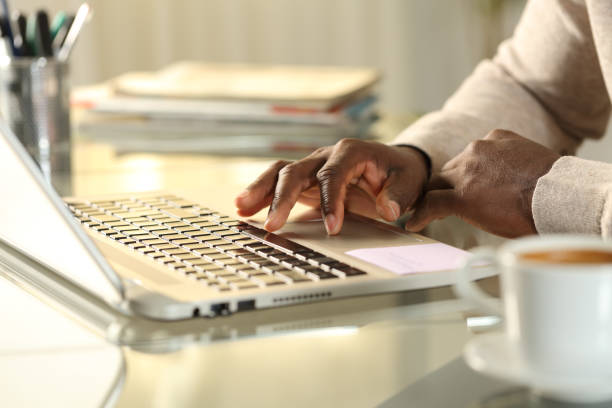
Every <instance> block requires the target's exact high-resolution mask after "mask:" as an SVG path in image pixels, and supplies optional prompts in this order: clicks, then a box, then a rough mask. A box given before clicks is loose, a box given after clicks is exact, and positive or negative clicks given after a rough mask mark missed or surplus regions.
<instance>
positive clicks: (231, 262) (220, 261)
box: [205, 255, 242, 266]
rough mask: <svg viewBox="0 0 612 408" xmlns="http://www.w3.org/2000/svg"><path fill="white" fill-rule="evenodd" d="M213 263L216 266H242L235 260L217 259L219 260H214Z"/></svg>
mask: <svg viewBox="0 0 612 408" xmlns="http://www.w3.org/2000/svg"><path fill="white" fill-rule="evenodd" d="M209 256H210V255H206V256H205V257H206V258H208V257H209ZM214 262H215V263H216V264H217V265H221V266H228V265H242V262H240V261H239V260H237V259H235V258H219V259H215V260H214Z"/></svg>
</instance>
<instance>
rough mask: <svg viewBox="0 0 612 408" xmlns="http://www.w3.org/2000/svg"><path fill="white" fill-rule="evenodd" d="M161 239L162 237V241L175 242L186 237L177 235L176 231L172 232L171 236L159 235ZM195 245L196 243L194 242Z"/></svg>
mask: <svg viewBox="0 0 612 408" xmlns="http://www.w3.org/2000/svg"><path fill="white" fill-rule="evenodd" d="M161 236H162V237H164V239H167V240H168V241H176V240H179V239H186V238H187V237H186V236H184V235H182V234H177V233H176V231H172V234H164V235H161ZM194 243H196V242H194Z"/></svg>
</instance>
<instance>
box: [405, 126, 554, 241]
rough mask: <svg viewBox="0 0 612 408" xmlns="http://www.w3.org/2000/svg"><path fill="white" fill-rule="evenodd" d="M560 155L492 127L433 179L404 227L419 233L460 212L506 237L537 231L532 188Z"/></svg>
mask: <svg viewBox="0 0 612 408" xmlns="http://www.w3.org/2000/svg"><path fill="white" fill-rule="evenodd" d="M559 158H560V156H559V155H558V154H557V153H555V152H554V151H552V150H550V149H548V148H546V147H544V146H542V145H540V144H537V143H535V142H533V141H531V140H529V139H525V138H524V137H521V136H519V135H517V134H515V133H513V132H510V131H505V130H494V131H492V132H490V133H489V134H488V135H487V136H485V138H484V139H482V140H477V141H474V142H472V143H470V144H469V145H468V146H467V147H466V148H465V150H464V151H463V152H461V153H460V154H459V155H457V156H456V157H454V158H453V159H451V160H449V161H448V162H447V163H446V164H445V165H444V167H443V168H442V170H441V171H440V173H439V174H436V175H434V176H433V177H432V179H431V181H430V182H429V183H428V185H427V187H426V190H427V191H426V193H425V194H424V195H423V197H422V199H421V201H420V202H419V204H418V205H417V206H416V208H415V212H414V213H413V215H412V217H411V218H410V219H409V220H408V222H407V223H406V229H407V230H409V231H415V232H416V231H420V230H422V229H423V228H425V226H426V225H427V224H429V223H430V222H431V221H433V220H436V219H440V218H444V217H447V216H449V215H456V216H458V217H460V218H462V219H463V220H465V221H467V222H469V223H470V224H472V225H475V226H477V227H478V228H481V229H484V230H486V231H488V232H491V233H493V234H496V235H501V236H504V237H510V238H513V237H519V236H523V235H529V234H536V233H537V231H536V228H535V224H534V221H533V214H532V211H531V201H532V198H533V192H534V190H535V186H536V183H537V181H538V179H539V178H540V177H542V176H543V175H544V174H546V173H547V172H548V171H549V170H550V168H551V167H552V165H553V164H554V162H555V161H557V159H559Z"/></svg>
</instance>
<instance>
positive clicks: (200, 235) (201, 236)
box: [183, 230, 218, 240]
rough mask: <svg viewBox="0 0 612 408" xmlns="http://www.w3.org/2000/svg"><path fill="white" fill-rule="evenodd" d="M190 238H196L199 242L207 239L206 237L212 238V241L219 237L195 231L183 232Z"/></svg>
mask: <svg viewBox="0 0 612 408" xmlns="http://www.w3.org/2000/svg"><path fill="white" fill-rule="evenodd" d="M183 233H184V234H185V235H187V236H188V237H189V238H194V239H197V240H202V239H206V237H211V239H217V238H218V237H216V236H213V235H211V234H209V233H208V232H206V231H200V230H194V231H185V232H183Z"/></svg>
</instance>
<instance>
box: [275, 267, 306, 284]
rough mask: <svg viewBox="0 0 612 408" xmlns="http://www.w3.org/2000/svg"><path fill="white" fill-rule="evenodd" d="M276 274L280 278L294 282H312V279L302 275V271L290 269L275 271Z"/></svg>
mask: <svg viewBox="0 0 612 408" xmlns="http://www.w3.org/2000/svg"><path fill="white" fill-rule="evenodd" d="M274 275H275V276H276V277H278V278H279V279H283V280H285V281H288V282H293V283H300V282H312V280H311V279H308V278H307V277H306V276H304V275H302V274H301V273H298V272H295V271H291V270H288V269H287V270H281V271H278V272H275V273H274Z"/></svg>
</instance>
